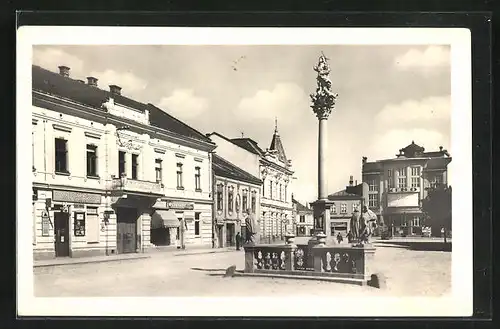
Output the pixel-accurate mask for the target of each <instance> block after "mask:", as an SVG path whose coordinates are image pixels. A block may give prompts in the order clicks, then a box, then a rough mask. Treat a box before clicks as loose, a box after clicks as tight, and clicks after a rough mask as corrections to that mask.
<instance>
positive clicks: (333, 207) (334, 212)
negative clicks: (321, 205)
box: [332, 203, 337, 214]
mask: <svg viewBox="0 0 500 329" xmlns="http://www.w3.org/2000/svg"><path fill="white" fill-rule="evenodd" d="M336 213H337V206H335V203H334V204H332V214H336Z"/></svg>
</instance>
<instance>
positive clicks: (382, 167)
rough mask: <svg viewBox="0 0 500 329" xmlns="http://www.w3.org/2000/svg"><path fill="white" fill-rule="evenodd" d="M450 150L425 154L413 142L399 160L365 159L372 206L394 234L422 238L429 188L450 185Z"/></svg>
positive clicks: (364, 176)
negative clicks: (422, 208)
mask: <svg viewBox="0 0 500 329" xmlns="http://www.w3.org/2000/svg"><path fill="white" fill-rule="evenodd" d="M451 160H452V158H451V156H450V154H449V153H448V151H447V150H445V149H443V147H439V151H433V152H425V149H424V148H423V147H421V146H419V145H417V144H415V143H414V142H413V141H412V142H411V144H410V145H408V146H406V147H405V148H402V149H400V150H399V154H397V155H396V157H395V158H391V159H384V160H378V161H374V162H368V161H367V159H366V158H365V157H364V158H363V170H362V171H363V182H364V183H367V184H368V193H367V194H368V206H369V208H370V209H371V210H373V211H374V212H375V213H376V214H377V215H379V217H380V218H381V219H383V221H384V222H385V224H386V225H387V226H388V228H389V229H390V233H392V234H393V235H421V234H422V225H421V224H422V223H421V219H422V217H423V215H422V210H421V208H420V206H421V203H420V202H421V200H422V199H424V198H425V197H426V195H427V190H426V189H427V188H429V187H433V186H436V185H437V184H446V185H447V184H448V169H447V166H448V164H449V163H450V162H451Z"/></svg>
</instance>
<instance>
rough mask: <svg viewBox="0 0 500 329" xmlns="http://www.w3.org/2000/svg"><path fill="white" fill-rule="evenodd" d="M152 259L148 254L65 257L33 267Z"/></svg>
mask: <svg viewBox="0 0 500 329" xmlns="http://www.w3.org/2000/svg"><path fill="white" fill-rule="evenodd" d="M150 257H151V256H150V255H148V254H122V255H109V256H94V257H76V258H71V257H64V258H54V259H44V260H34V261H33V267H47V266H62V265H75V264H87V263H103V262H117V261H122V260H133V259H144V258H150Z"/></svg>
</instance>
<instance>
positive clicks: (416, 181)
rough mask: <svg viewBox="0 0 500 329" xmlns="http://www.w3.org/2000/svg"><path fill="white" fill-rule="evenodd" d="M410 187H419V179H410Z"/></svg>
mask: <svg viewBox="0 0 500 329" xmlns="http://www.w3.org/2000/svg"><path fill="white" fill-rule="evenodd" d="M411 187H420V177H412V178H411Z"/></svg>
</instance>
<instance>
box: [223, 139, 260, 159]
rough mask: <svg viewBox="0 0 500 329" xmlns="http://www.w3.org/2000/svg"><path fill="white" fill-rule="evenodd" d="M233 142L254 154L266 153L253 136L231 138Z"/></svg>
mask: <svg viewBox="0 0 500 329" xmlns="http://www.w3.org/2000/svg"><path fill="white" fill-rule="evenodd" d="M231 142H233V143H234V144H236V145H238V146H239V147H241V148H244V149H245V150H247V151H248V152H251V153H253V154H257V155H259V156H263V155H264V151H263V150H262V149H261V148H260V147H259V145H258V144H257V142H256V141H254V140H253V139H251V138H231Z"/></svg>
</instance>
